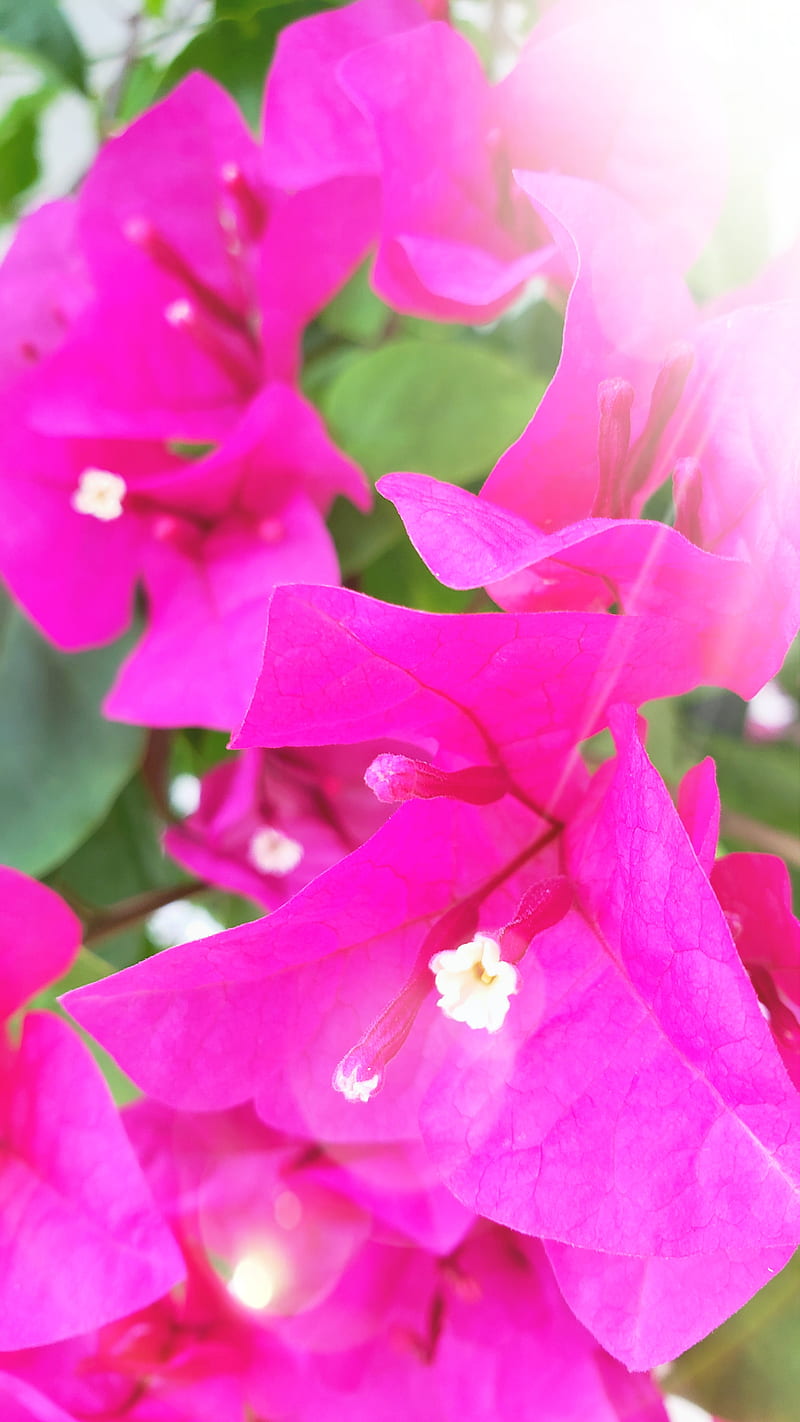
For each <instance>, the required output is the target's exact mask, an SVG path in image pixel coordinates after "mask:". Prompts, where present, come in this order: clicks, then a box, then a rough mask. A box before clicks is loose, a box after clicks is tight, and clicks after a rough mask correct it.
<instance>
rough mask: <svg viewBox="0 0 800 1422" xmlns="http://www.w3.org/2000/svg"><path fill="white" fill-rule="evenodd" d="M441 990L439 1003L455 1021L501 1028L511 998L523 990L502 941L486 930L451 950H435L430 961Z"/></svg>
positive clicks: (446, 1015) (487, 1029)
mask: <svg viewBox="0 0 800 1422" xmlns="http://www.w3.org/2000/svg"><path fill="white" fill-rule="evenodd" d="M428 966H429V967H430V970H431V972H432V973H433V975H434V977H435V980H436V988H437V991H438V992H439V993H440V994H441V996H440V998H439V1000H438V1002H437V1004H436V1006H437V1007H441V1009H442V1012H443V1013H444V1015H445V1017H452V1018H453V1021H454V1022H465V1023H466V1025H467V1026H468V1027H475V1028H480V1027H483V1028H485V1029H486V1031H487V1032H497V1031H499V1029H500V1028H501V1027H502V1025H503V1023H504V1022H505V1020H506V1014H507V1013H508V1009H509V1007H510V1005H511V1004H510V998H511V997H512V996H513V994H514V993H515V992H517V991H518V990H519V974H518V973H517V970H516V968H515V967H514V965H513V963H504V962H503V961H502V959H501V957H500V945H499V943H497V942H496V940H495V939H494V938H489V937H488V935H487V934H485V933H476V935H475V937H474V938H473V939H472V941H471V942H470V943H462V944H460V945H459V947H458V948H453V949H451V950H450V951H448V952H443V953H435V954H434V955H433V957H432V958H431V961H430V963H429V965H428Z"/></svg>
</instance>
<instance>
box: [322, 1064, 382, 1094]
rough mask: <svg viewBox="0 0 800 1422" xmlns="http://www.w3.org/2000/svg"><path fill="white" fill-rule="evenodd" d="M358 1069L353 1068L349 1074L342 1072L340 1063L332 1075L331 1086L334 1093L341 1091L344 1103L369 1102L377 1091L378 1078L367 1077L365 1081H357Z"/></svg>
mask: <svg viewBox="0 0 800 1422" xmlns="http://www.w3.org/2000/svg"><path fill="white" fill-rule="evenodd" d="M359 1071H360V1068H359V1067H357V1066H355V1067H353V1070H352V1071H350V1072H345V1071H343V1070H342V1065H341V1063H340V1064H339V1066H338V1067H337V1068H336V1071H335V1072H334V1073H333V1085H334V1089H335V1090H336V1091H341V1093H342V1096H343V1097H344V1098H345V1100H346V1101H369V1098H370V1096H372V1094H373V1092H375V1091H377V1089H378V1087H379V1086H380V1084H381V1079H380V1076H378V1075H377V1074H376V1075H375V1076H370V1077H367V1079H366V1080H365V1081H360V1080H359Z"/></svg>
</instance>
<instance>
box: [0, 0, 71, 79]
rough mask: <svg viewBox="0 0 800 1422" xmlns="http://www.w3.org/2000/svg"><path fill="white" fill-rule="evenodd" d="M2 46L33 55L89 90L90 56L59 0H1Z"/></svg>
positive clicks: (0, 34) (62, 76)
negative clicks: (88, 56) (77, 38)
mask: <svg viewBox="0 0 800 1422" xmlns="http://www.w3.org/2000/svg"><path fill="white" fill-rule="evenodd" d="M0 45H6V46H7V47H8V48H9V49H16V50H22V51H23V52H25V53H27V54H31V55H33V56H34V57H35V58H36V59H37V60H38V61H39V62H40V63H41V64H42V65H44V67H45V68H46V69H49V70H50V71H51V72H53V73H54V74H56V75H58V77H59V79H61V80H62V81H64V82H66V83H67V84H72V85H73V86H74V87H75V88H76V89H81V90H83V92H84V93H85V92H86V59H85V56H84V53H83V50H82V49H81V47H80V45H79V44H78V41H77V40H76V38H75V35H74V34H73V32H72V30H71V29H70V26H69V25H68V24H67V21H66V20H65V18H64V16H63V14H62V12H61V9H60V7H59V6H58V5H57V4H56V3H55V0H0Z"/></svg>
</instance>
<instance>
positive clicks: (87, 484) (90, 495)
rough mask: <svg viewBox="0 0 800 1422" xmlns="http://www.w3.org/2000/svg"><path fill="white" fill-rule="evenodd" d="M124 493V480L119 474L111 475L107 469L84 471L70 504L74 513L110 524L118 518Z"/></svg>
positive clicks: (125, 487)
mask: <svg viewBox="0 0 800 1422" xmlns="http://www.w3.org/2000/svg"><path fill="white" fill-rule="evenodd" d="M126 493H127V486H126V484H125V480H124V479H122V478H120V476H119V474H111V473H110V472H109V470H108V469H84V471H83V473H82V474H81V477H80V479H79V480H78V487H77V489H76V490H75V492H74V494H73V495H72V499H71V503H72V507H73V508H74V510H75V512H76V513H81V514H90V515H91V516H92V518H99V519H101V520H102V522H103V523H110V522H111V520H112V519H115V518H119V517H120V514H121V513H122V500H123V499H124V497H125V494H126Z"/></svg>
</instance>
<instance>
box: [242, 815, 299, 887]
mask: <svg viewBox="0 0 800 1422" xmlns="http://www.w3.org/2000/svg"><path fill="white" fill-rule="evenodd" d="M303 853H304V850H303V846H302V844H298V842H297V840H296V839H290V838H289V836H288V834H283V833H282V832H281V830H277V829H273V828H272V826H271V825H264V826H263V828H262V829H260V830H256V832H255V834H254V835H253V837H252V839H251V840H250V844H249V846H248V850H247V854H248V858H249V860H250V863H251V864H252V865H253V867H254V868H255V869H258V871H259V873H261V874H281V875H283V874H291V872H292V870H293V869H296V868H297V866H298V864H299V863H300V861H301V860H302V858H303Z"/></svg>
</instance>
